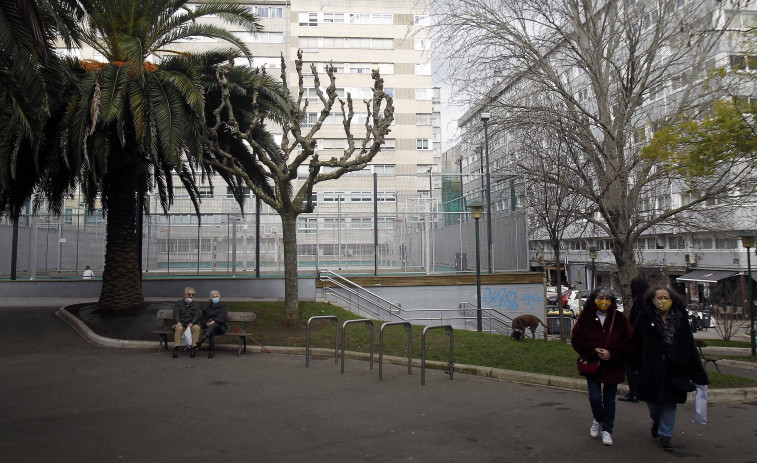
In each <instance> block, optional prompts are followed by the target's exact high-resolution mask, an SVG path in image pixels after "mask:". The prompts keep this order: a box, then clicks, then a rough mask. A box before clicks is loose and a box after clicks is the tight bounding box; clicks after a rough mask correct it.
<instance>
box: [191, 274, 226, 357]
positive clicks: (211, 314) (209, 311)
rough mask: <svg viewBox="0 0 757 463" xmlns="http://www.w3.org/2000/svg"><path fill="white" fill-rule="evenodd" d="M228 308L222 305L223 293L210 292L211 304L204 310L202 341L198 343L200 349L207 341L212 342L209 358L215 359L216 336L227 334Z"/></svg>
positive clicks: (201, 323) (201, 322)
mask: <svg viewBox="0 0 757 463" xmlns="http://www.w3.org/2000/svg"><path fill="white" fill-rule="evenodd" d="M227 314H228V312H227V310H226V306H225V305H224V304H222V303H221V293H220V292H218V290H217V289H214V290H213V291H211V292H210V304H208V306H207V307H205V308H204V309H202V319H201V320H200V326H201V327H202V339H200V341H199V342H198V343H197V347H198V348H199V347H200V346H201V345H202V343H203V342H205V340H206V339H208V340H209V341H210V352H208V358H209V359H212V358H213V350H214V349H215V347H216V334H224V333H226V316H227Z"/></svg>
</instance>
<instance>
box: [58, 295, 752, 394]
mask: <svg viewBox="0 0 757 463" xmlns="http://www.w3.org/2000/svg"><path fill="white" fill-rule="evenodd" d="M55 315H56V316H57V317H58V318H60V319H61V320H63V321H64V322H66V323H67V324H68V325H69V326H70V327H71V328H73V329H74V331H76V333H78V334H79V335H80V336H81V337H83V338H84V339H85V340H87V341H88V342H90V343H92V344H94V345H96V346H100V347H109V348H116V349H155V344H156V343H157V341H132V340H126V339H112V338H106V337H104V336H100V335H98V334H96V333H94V332H93V331H92V330H91V329H89V327H88V326H87V325H86V324H84V322H82V321H81V320H79V318H78V317H75V316H74V315H72V314H71V313H70V312H69V311H68V310H66V308H65V307H61V308H60V309H58V310H57V311H56V312H55ZM237 349H238V346H236V345H233V344H216V350H237ZM266 349H268V350H270V351H271V353H273V354H279V355H302V356H304V355H305V351H306V349H305V348H304V347H279V346H274V347H268V346H266ZM261 352H262V350H261ZM316 356H317V357H319V358H323V357H326V358H329V357H333V356H334V350H333V349H326V348H318V347H315V348H311V349H310V357H311V358H313V357H316ZM344 356H345V358H350V359H355V360H364V361H368V360H370V354H368V353H365V352H353V351H345V353H344ZM373 358H374V362H378V354H373ZM720 361H721V362H726V361H724V360H720ZM384 362H385V363H390V364H393V365H407V358H406V357H396V356H390V355H385V356H384ZM739 363H744V362H739ZM724 364H725V363H724ZM412 365H413V367H416V368H420V366H421V361H420V360H419V359H412ZM426 368H430V369H434V370H446V369H447V363H446V362H440V361H436V360H427V361H426ZM455 373H462V374H467V375H475V376H482V377H485V378H492V379H498V380H501V381H509V382H513V383H523V384H536V385H539V386H548V387H556V388H560V389H567V390H571V391H578V392H587V391H588V389H587V387H586V381H585V380H583V379H578V378H567V377H564V376H552V375H545V374H541V373H528V372H525V371H514V370H504V369H501V368H492V367H483V366H479V365H466V364H464V363H456V364H455ZM618 392H626V393H627V392H628V386H627V385H625V384H619V385H618ZM690 396H691V398H692V399H693V398H694V393H693V392H692V393H691V394H690ZM755 400H757V387H748V388H733V389H709V390H708V391H707V401H708V402H710V403H717V402H752V401H755Z"/></svg>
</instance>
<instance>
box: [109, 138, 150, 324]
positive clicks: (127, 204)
mask: <svg viewBox="0 0 757 463" xmlns="http://www.w3.org/2000/svg"><path fill="white" fill-rule="evenodd" d="M134 154H135V153H132V152H131V150H130V149H129V148H127V149H124V150H119V151H116V150H114V152H112V153H111V154H110V156H109V159H108V173H107V174H106V178H105V181H104V186H103V189H104V193H105V194H104V200H105V206H106V209H107V227H106V244H105V268H104V270H103V285H102V291H101V293H100V301H99V303H98V306H99V308H100V309H101V310H104V311H107V312H111V313H113V314H123V315H125V314H131V313H137V312H141V311H143V310H144V309H145V304H144V297H143V296H142V280H141V275H140V274H139V262H137V254H138V253H137V229H136V224H135V217H136V212H137V196H136V191H137V188H136V187H137V171H136V164H135V162H134V159H135V158H136V156H134Z"/></svg>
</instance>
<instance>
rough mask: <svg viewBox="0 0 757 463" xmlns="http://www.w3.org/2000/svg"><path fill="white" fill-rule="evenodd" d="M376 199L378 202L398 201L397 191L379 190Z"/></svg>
mask: <svg viewBox="0 0 757 463" xmlns="http://www.w3.org/2000/svg"><path fill="white" fill-rule="evenodd" d="M392 167H394V166H392ZM376 200H377V201H378V202H390V203H393V202H395V201H397V192H396V191H379V192H377V193H376Z"/></svg>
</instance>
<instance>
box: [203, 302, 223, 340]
mask: <svg viewBox="0 0 757 463" xmlns="http://www.w3.org/2000/svg"><path fill="white" fill-rule="evenodd" d="M227 313H228V312H227V311H226V306H225V305H223V303H221V302H219V303H218V304H213V303H211V304H210V305H208V306H207V307H205V308H204V309H202V321H201V323H202V326H203V328H204V327H205V324H206V323H208V322H210V321H213V320H215V322H216V325H218V328H219V329H220V334H223V333H225V332H226V314H227Z"/></svg>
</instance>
